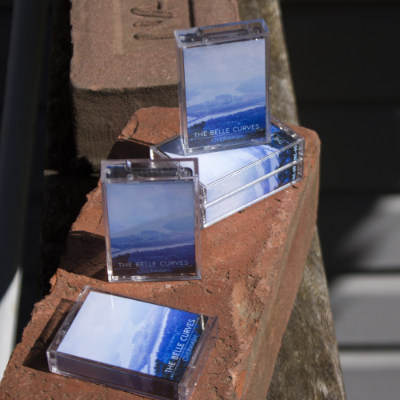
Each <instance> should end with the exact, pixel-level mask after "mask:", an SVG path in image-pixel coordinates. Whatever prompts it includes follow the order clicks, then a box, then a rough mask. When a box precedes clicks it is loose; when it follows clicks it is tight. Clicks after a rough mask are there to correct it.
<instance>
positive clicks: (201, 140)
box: [183, 39, 266, 147]
mask: <svg viewBox="0 0 400 400" xmlns="http://www.w3.org/2000/svg"><path fill="white" fill-rule="evenodd" d="M183 59H184V68H185V91H186V116H187V128H188V143H189V147H201V146H209V145H215V144H221V143H234V142H235V141H242V140H245V139H258V138H263V137H265V128H266V80H265V66H266V64H265V40H264V39H257V40H250V41H239V42H233V43H224V44H220V45H213V46H202V47H194V48H187V49H184V50H183Z"/></svg>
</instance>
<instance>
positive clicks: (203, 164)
mask: <svg viewBox="0 0 400 400" xmlns="http://www.w3.org/2000/svg"><path fill="white" fill-rule="evenodd" d="M271 119H272V124H271V132H272V134H271V143H269V144H264V145H258V146H252V147H244V148H237V149H232V150H225V151H219V152H212V153H204V154H196V155H195V156H194V157H196V158H197V159H198V161H199V179H200V204H201V208H202V227H203V228H206V227H207V226H210V225H212V224H214V223H216V222H218V221H220V220H221V219H223V218H226V217H228V216H229V215H232V214H234V213H236V212H237V211H240V210H242V209H243V208H245V207H248V206H250V205H251V204H254V203H256V202H257V201H260V200H262V199H264V198H265V197H267V196H270V195H272V194H274V193H277V192H278V191H280V190H283V189H285V188H286V187H288V186H290V185H293V184H295V183H296V182H298V181H299V180H301V179H302V174H303V157H304V139H303V138H302V137H301V136H300V135H299V134H298V133H296V132H294V131H293V130H292V129H290V128H289V127H288V126H286V125H285V124H283V123H282V122H280V121H278V120H277V119H276V118H274V117H272V118H271ZM150 156H151V158H153V159H159V158H164V159H165V158H174V157H185V156H184V152H183V148H182V143H181V139H180V137H179V136H175V137H173V138H171V139H168V140H166V141H164V142H162V143H159V144H157V145H156V146H152V147H151V148H150Z"/></svg>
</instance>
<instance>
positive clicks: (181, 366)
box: [47, 286, 218, 400]
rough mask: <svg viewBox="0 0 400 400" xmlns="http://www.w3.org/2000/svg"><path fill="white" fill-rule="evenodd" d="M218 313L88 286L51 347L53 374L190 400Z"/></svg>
mask: <svg viewBox="0 0 400 400" xmlns="http://www.w3.org/2000/svg"><path fill="white" fill-rule="evenodd" d="M217 334H218V319H217V317H210V316H205V315H202V314H196V313H193V312H188V311H183V310H178V309H175V308H169V307H163V306H160V305H156V304H152V303H147V302H144V301H140V300H136V299H133V298H129V297H124V296H120V295H117V294H112V293H109V292H105V291H101V290H97V289H93V288H91V287H89V286H85V287H84V289H83V291H82V293H81V294H80V295H79V297H78V299H77V301H76V303H75V305H74V307H73V308H72V310H71V311H70V313H69V314H68V316H67V318H66V319H65V321H64V322H63V324H62V325H61V327H60V329H59V331H58V332H57V334H56V336H55V337H54V339H53V341H52V342H51V344H50V346H49V348H48V350H47V361H48V365H49V369H50V371H51V372H53V373H57V374H61V375H66V376H69V377H73V378H78V379H82V380H87V381H90V382H94V383H97V384H101V385H105V386H110V387H113V388H116V389H121V390H124V391H127V392H131V393H135V394H139V395H143V396H147V397H151V398H154V399H165V400H188V399H189V398H190V396H191V394H192V392H193V389H194V387H195V384H196V382H197V380H198V378H199V376H200V374H201V371H202V369H203V368H204V366H205V364H206V361H207V358H208V356H209V354H210V352H211V350H212V348H213V346H214V344H215V342H216V339H217Z"/></svg>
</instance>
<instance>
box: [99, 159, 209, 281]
mask: <svg viewBox="0 0 400 400" xmlns="http://www.w3.org/2000/svg"><path fill="white" fill-rule="evenodd" d="M101 185H102V195H103V213H104V224H105V233H106V255H107V273H108V280H109V281H110V282H112V281H151V280H152V281H155V280H187V279H200V277H201V267H200V227H201V221H200V207H199V176H198V163H197V160H196V159H189V158H186V159H173V160H172V159H171V160H107V161H104V160H103V161H102V164H101Z"/></svg>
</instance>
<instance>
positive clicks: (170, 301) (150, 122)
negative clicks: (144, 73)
mask: <svg viewBox="0 0 400 400" xmlns="http://www.w3.org/2000/svg"><path fill="white" fill-rule="evenodd" d="M174 115H175V118H174V117H173V116H174ZM135 118H137V123H136V124H134V125H135V126H136V127H134V128H133V129H132V130H133V131H134V132H132V135H131V137H132V139H128V140H127V143H128V142H130V143H132V142H133V141H135V140H136V141H140V142H141V143H151V142H153V143H154V142H157V141H159V140H161V139H164V138H165V136H168V135H173V134H175V133H176V126H177V118H178V112H177V110H170V109H163V108H155V107H153V108H149V109H145V110H140V111H139V112H137V113H136V117H135ZM156 121H160V123H162V125H160V126H158V125H157V122H156ZM146 127H147V128H146ZM292 128H293V129H294V130H296V131H297V132H299V133H300V134H301V135H302V136H303V137H304V138H305V140H306V154H305V163H304V179H303V180H302V181H301V182H299V183H298V184H296V185H295V186H293V187H290V188H288V189H286V190H284V191H281V192H279V193H277V194H276V195H274V196H271V197H269V198H267V199H265V200H263V201H261V202H259V203H257V204H255V205H253V206H251V207H249V208H247V209H246V210H245V211H244V212H242V213H237V214H235V215H233V216H231V217H229V218H227V219H225V220H223V221H220V222H218V223H217V224H215V225H213V226H211V227H209V228H207V229H205V230H203V231H202V235H201V240H202V254H201V255H202V280H200V281H185V282H144V283H132V284H130V283H128V284H127V283H108V282H106V273H105V245H104V237H103V232H104V225H103V220H102V205H101V196H100V190H99V188H97V189H96V190H94V191H93V192H92V193H90V194H89V196H88V202H87V204H86V205H85V207H84V208H83V209H82V212H81V214H80V215H79V217H78V219H77V221H76V222H75V224H74V225H73V227H72V229H71V232H70V235H69V238H68V244H67V251H66V254H65V255H64V257H63V260H62V263H61V265H60V269H59V270H58V271H57V274H56V275H55V276H54V277H53V278H52V282H51V283H52V291H51V293H50V295H49V296H48V297H46V298H45V299H44V300H42V301H41V302H40V303H38V304H37V305H36V307H35V310H34V313H33V316H32V320H31V322H30V323H29V325H28V326H27V328H26V329H25V331H24V336H23V340H22V343H20V344H18V345H17V347H16V349H15V351H14V353H13V355H12V358H11V360H10V362H9V364H8V367H7V369H6V371H5V376H4V379H3V381H2V384H1V386H0V394H2V395H4V396H6V395H9V396H10V398H13V399H14V398H15V399H28V398H29V399H32V398H35V396H37V398H44V399H45V398H52V399H63V398H66V396H70V398H74V399H79V398H82V399H83V398H97V399H114V398H118V399H125V398H126V399H128V398H129V399H136V398H137V399H139V398H142V397H140V396H135V395H133V396H130V395H128V394H125V393H123V392H120V391H116V390H114V389H105V388H104V387H101V386H98V385H94V384H90V383H86V382H82V381H79V380H75V379H70V378H65V377H61V376H56V375H53V374H50V373H47V372H44V371H41V370H39V369H40V365H42V364H40V362H39V361H37V360H36V361H35V358H34V357H32V356H31V357H30V358H28V361H29V362H27V361H26V360H27V357H28V354H29V353H30V351H31V349H32V347H33V350H34V351H33V353H34V354H36V353H38V354H39V353H40V351H42V350H43V348H44V347H45V346H46V345H47V342H46V340H48V336H49V334H45V333H43V332H46V329H45V328H46V325H49V321H50V320H51V316H52V315H53V313H54V312H55V310H56V308H57V305H58V304H59V303H60V301H61V300H64V301H65V300H75V299H76V297H77V296H78V294H79V293H80V291H81V289H82V287H83V286H84V285H85V284H89V285H91V286H94V287H97V288H102V289H105V290H110V291H114V292H117V293H121V294H126V295H130V296H134V297H137V298H140V299H143V300H149V301H153V302H157V303H159V304H163V305H167V306H172V307H178V308H184V309H187V310H190V311H195V312H199V313H205V314H208V315H217V316H218V317H219V321H220V330H219V339H218V341H217V344H216V347H215V349H214V350H213V351H212V353H211V356H210V359H209V360H208V362H207V364H206V367H205V369H204V371H203V373H202V375H201V377H200V380H199V383H198V385H197V389H196V390H195V391H194V394H193V397H192V398H193V399H199V400H200V399H201V400H204V399H207V400H208V399H210V400H214V399H215V400H216V399H246V400H254V399H262V398H265V397H266V394H267V390H268V385H269V382H270V379H271V376H272V372H273V369H274V364H275V360H276V356H277V354H278V351H279V348H280V344H281V340H282V336H283V333H284V331H285V329H286V325H287V322H288V320H289V316H290V313H291V310H292V306H293V303H294V300H295V297H296V293H297V289H298V285H299V283H300V280H301V277H302V273H303V267H304V264H305V260H306V256H307V252H308V249H309V247H310V243H311V239H312V236H313V233H314V228H315V222H316V210H317V200H318V174H319V152H320V144H319V139H318V137H317V135H316V133H315V132H313V131H310V130H308V129H305V128H301V127H294V126H293V127H292ZM125 136H126V135H125ZM128 136H129V135H128ZM121 142H123V140H121ZM53 325H54V322H53ZM41 349H42V350H41ZM35 352H36V353H35ZM31 354H32V352H31ZM24 362H25V364H26V365H25V366H24V365H23V364H24ZM42 363H43V361H42ZM27 365H29V366H27ZM39 394H40V396H42V397H40V396H39ZM46 396H47V397H46ZM128 396H129V397H128Z"/></svg>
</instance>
